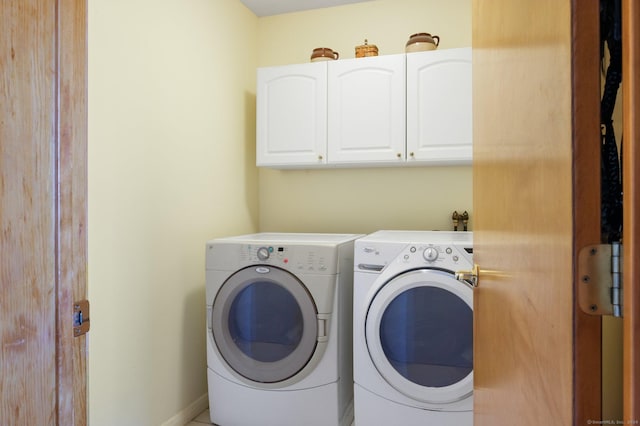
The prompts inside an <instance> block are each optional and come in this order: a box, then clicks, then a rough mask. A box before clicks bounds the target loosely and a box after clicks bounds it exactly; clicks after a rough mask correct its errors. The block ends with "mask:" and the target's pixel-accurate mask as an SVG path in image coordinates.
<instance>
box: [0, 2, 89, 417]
mask: <svg viewBox="0 0 640 426" xmlns="http://www.w3.org/2000/svg"><path fill="white" fill-rule="evenodd" d="M0 31H1V36H0V73H1V74H0V75H1V77H2V79H1V80H0V178H1V181H0V182H1V183H0V225H1V226H2V232H1V233H0V241H1V252H0V253H1V254H0V279H1V281H2V282H1V287H0V339H1V340H0V342H1V345H2V346H1V348H0V424H2V425H44V424H46V425H83V424H86V364H85V361H86V343H85V337H79V338H74V337H73V324H72V318H73V302H74V301H75V300H80V299H83V298H84V297H85V292H86V182H87V179H86V123H87V117H86V113H87V110H86V101H87V99H86V90H87V87H86V84H87V82H86V64H87V57H86V50H87V46H86V3H85V0H57V1H50V0H5V1H4V2H3V3H2V8H1V10H0Z"/></svg>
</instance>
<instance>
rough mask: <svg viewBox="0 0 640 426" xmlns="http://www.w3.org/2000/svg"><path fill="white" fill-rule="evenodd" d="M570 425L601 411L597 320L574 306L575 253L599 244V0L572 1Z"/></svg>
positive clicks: (576, 272)
mask: <svg viewBox="0 0 640 426" xmlns="http://www.w3.org/2000/svg"><path fill="white" fill-rule="evenodd" d="M571 7H572V34H573V40H572V48H571V50H572V52H571V56H572V62H571V66H572V83H573V87H572V109H573V135H572V136H573V188H574V191H573V194H574V200H573V221H574V225H573V226H574V245H573V248H574V255H573V271H574V273H573V276H574V307H573V311H574V332H573V338H574V348H573V358H574V378H573V381H574V392H575V393H574V425H576V426H578V425H580V426H583V425H585V424H587V422H588V421H590V420H591V421H593V420H597V419H600V418H601V416H602V376H601V374H600V371H601V369H602V354H601V351H600V349H599V348H601V345H602V324H601V322H602V320H601V318H600V317H599V316H592V315H588V314H586V313H584V312H582V310H581V309H580V307H579V305H578V286H579V284H580V283H579V274H578V262H577V259H578V254H579V252H580V249H581V248H582V247H585V246H587V245H591V244H599V243H600V238H601V237H600V143H601V142H600V62H599V61H600V50H599V45H600V32H599V31H600V3H599V0H591V1H588V2H586V1H583V0H573V1H572V5H571Z"/></svg>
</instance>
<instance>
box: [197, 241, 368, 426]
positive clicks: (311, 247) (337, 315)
mask: <svg viewBox="0 0 640 426" xmlns="http://www.w3.org/2000/svg"><path fill="white" fill-rule="evenodd" d="M361 236H362V235H351V234H294V233H286V234H281V233H260V234H252V235H244V236H237V237H229V238H220V239H215V240H211V241H209V242H207V244H206V300H207V367H208V368H207V371H208V373H207V374H208V375H207V379H208V388H209V409H210V413H211V421H212V422H213V423H215V424H217V425H220V426H257V425H260V426H287V425H290V426H300V425H305V426H306V425H311V426H312V425H317V426H329V425H336V426H344V425H349V424H350V423H351V421H352V419H353V366H352V345H351V342H352V330H353V325H352V317H353V313H352V308H353V244H354V240H355V239H356V238H358V237H361Z"/></svg>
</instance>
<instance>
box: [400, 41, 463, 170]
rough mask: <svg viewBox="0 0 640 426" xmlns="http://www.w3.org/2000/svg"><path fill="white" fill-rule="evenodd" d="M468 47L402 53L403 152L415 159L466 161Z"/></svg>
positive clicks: (431, 161)
mask: <svg viewBox="0 0 640 426" xmlns="http://www.w3.org/2000/svg"><path fill="white" fill-rule="evenodd" d="M472 136H473V129H472V111H471V48H462V49H443V50H433V51H429V52H421V53H409V54H407V153H408V154H407V155H408V159H409V160H408V161H410V162H411V161H416V162H419V163H421V164H425V163H434V164H469V163H470V162H471V155H472Z"/></svg>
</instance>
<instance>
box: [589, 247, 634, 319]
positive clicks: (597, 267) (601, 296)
mask: <svg viewBox="0 0 640 426" xmlns="http://www.w3.org/2000/svg"><path fill="white" fill-rule="evenodd" d="M578 274H579V279H580V283H579V284H578V301H579V304H580V309H582V311H583V312H585V313H587V314H590V315H613V316H614V317H622V301H623V298H622V245H621V244H620V243H617V242H615V243H612V244H595V245H591V246H587V247H584V248H582V249H581V250H580V253H579V255H578Z"/></svg>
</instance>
